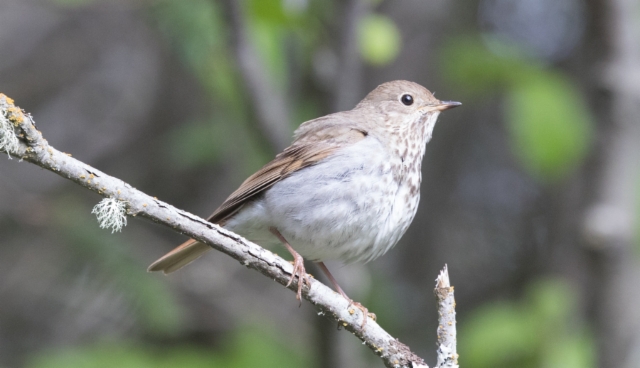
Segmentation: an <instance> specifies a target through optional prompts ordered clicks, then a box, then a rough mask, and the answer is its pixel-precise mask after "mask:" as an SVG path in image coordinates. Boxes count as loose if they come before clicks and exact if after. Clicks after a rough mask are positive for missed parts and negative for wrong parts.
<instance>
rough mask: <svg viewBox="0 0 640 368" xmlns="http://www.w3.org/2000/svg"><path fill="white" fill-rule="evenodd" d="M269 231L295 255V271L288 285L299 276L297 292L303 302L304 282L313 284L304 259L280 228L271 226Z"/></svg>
mask: <svg viewBox="0 0 640 368" xmlns="http://www.w3.org/2000/svg"><path fill="white" fill-rule="evenodd" d="M269 231H271V233H272V234H273V235H275V236H276V237H277V238H278V239H279V240H280V241H281V242H282V244H284V246H285V247H286V248H287V250H288V251H289V253H291V255H292V256H293V272H292V273H291V278H290V279H289V283H288V284H287V287H288V286H289V285H291V283H292V282H293V279H294V278H295V277H296V276H298V293H297V294H296V299H298V300H300V301H301V302H302V284H304V283H305V282H306V283H307V285H309V286H311V280H309V275H307V271H306V270H305V269H304V259H303V258H302V256H301V255H300V254H298V252H296V251H295V250H294V249H293V248H292V247H291V245H289V242H288V241H287V239H285V238H284V236H282V234H280V232H279V231H278V229H276V228H275V227H270V228H269Z"/></svg>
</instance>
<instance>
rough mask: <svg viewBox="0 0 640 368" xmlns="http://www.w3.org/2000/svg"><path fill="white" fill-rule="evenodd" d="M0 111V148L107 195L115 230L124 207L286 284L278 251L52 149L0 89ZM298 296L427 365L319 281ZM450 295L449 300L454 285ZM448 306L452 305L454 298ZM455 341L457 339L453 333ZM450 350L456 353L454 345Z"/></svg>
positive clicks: (393, 362) (375, 346)
mask: <svg viewBox="0 0 640 368" xmlns="http://www.w3.org/2000/svg"><path fill="white" fill-rule="evenodd" d="M0 112H1V115H0V142H10V143H9V144H7V143H2V145H0V151H3V152H6V153H8V154H10V155H11V156H13V157H17V158H20V159H21V160H23V161H27V162H31V163H33V164H36V165H38V166H40V167H42V168H44V169H47V170H50V171H53V172H55V173H56V174H58V175H60V176H62V177H64V178H67V179H69V180H71V181H73V182H75V183H77V184H79V185H81V186H83V187H85V188H87V189H90V190H92V191H94V192H96V193H98V194H100V195H101V196H103V197H105V198H109V200H107V201H103V202H101V204H100V205H99V206H97V207H96V209H95V212H96V213H97V214H98V215H99V216H102V217H103V218H102V222H101V225H102V226H106V227H110V228H112V229H113V230H116V231H117V230H118V229H119V228H120V227H121V226H122V225H126V222H123V219H122V218H121V217H120V214H121V213H122V211H125V212H126V214H127V215H129V216H133V217H136V216H139V217H143V218H145V219H148V220H151V221H153V222H157V223H159V224H162V225H164V226H167V227H170V228H172V229H174V230H175V231H177V232H179V233H182V234H185V235H187V236H189V237H192V238H194V239H197V240H199V241H201V242H203V243H206V244H208V245H209V246H211V247H212V248H214V249H217V250H219V251H221V252H223V253H225V254H227V255H229V256H231V257H232V258H234V259H235V260H237V261H238V262H240V263H241V264H243V265H244V266H246V267H248V268H251V269H254V270H256V271H258V272H260V273H262V274H263V275H265V276H267V277H269V278H271V279H273V280H275V281H276V282H278V283H280V284H282V285H286V284H287V283H288V281H289V278H290V275H291V272H292V271H293V266H292V265H291V264H290V263H289V262H287V261H286V260H284V259H282V258H280V257H279V256H278V255H276V254H274V253H272V252H270V251H268V250H266V249H264V248H262V247H260V246H258V245H256V244H254V243H251V242H249V241H247V240H246V239H244V238H242V237H241V236H239V235H237V234H234V233H232V232H230V231H228V230H225V229H223V228H221V227H219V226H218V225H215V224H212V223H210V222H208V221H206V220H204V219H202V218H200V217H198V216H196V215H193V214H191V213H188V212H185V211H183V210H180V209H177V208H175V207H173V206H171V205H169V204H167V203H165V202H162V201H160V200H159V199H157V198H155V197H151V196H149V195H147V194H145V193H143V192H141V191H139V190H137V189H135V188H133V187H132V186H130V185H129V184H127V183H125V182H124V181H122V180H120V179H117V178H114V177H112V176H109V175H107V174H105V173H103V172H101V171H100V170H97V169H95V168H93V167H91V166H89V165H87V164H85V163H83V162H81V161H79V160H77V159H75V158H72V157H71V155H70V154H67V153H64V152H60V151H58V150H56V149H55V148H53V147H52V146H50V145H49V143H48V142H47V141H46V140H45V139H44V138H43V136H42V133H41V132H40V131H38V130H37V129H36V126H35V123H34V121H33V119H32V117H31V116H30V115H29V114H27V113H25V112H24V111H22V110H20V109H19V108H17V107H16V106H15V105H14V104H13V101H12V100H11V99H9V98H8V97H6V96H5V95H3V94H0ZM114 215H115V216H114ZM297 287H298V286H297V282H293V283H292V284H291V285H290V286H289V288H290V289H291V290H297ZM438 290H440V289H438ZM447 290H449V287H448V284H447ZM302 295H303V297H304V298H305V299H307V300H308V301H309V302H311V303H312V304H313V305H315V306H316V308H318V310H319V314H320V315H324V316H325V317H326V318H329V319H331V320H334V321H337V322H338V323H339V324H340V325H341V326H342V327H343V328H344V329H346V330H347V331H349V332H351V333H353V334H354V335H355V336H356V337H358V338H359V339H360V340H362V341H363V343H364V344H366V345H367V346H368V347H369V348H370V349H371V350H373V351H374V352H375V353H376V354H377V355H378V356H380V358H381V359H382V360H383V362H384V364H385V365H386V366H387V367H395V368H399V367H414V368H416V367H427V366H426V365H425V363H424V361H423V360H422V359H421V358H420V357H418V356H417V355H415V354H414V353H413V352H411V350H410V349H409V348H408V347H407V346H406V345H404V344H402V343H400V342H399V341H398V340H397V339H396V338H394V337H393V336H391V335H389V334H388V333H387V332H386V331H384V330H383V329H382V328H381V327H380V326H379V325H378V324H377V323H376V322H375V321H372V320H369V321H368V322H367V324H366V327H365V328H364V329H362V328H361V326H362V318H363V315H362V312H361V311H360V309H359V308H354V307H352V306H350V305H349V301H348V300H346V299H345V298H343V297H342V296H341V295H340V294H338V293H336V292H334V291H333V290H331V289H330V288H328V287H327V286H325V285H324V284H322V283H320V282H319V281H316V280H313V279H312V281H311V286H309V287H307V286H306V285H305V287H304V288H303V293H302ZM450 297H451V301H452V300H453V293H452V289H451V296H450ZM448 306H449V307H450V308H453V302H451V304H449V305H448ZM441 313H442V312H441ZM453 315H455V313H454V314H453ZM441 316H442V314H441ZM440 323H441V324H442V323H443V322H442V321H441V322H440ZM454 330H455V320H454ZM453 341H454V342H455V334H454V335H453ZM443 344H444V346H449V345H446V343H441V346H443ZM449 348H451V347H449ZM453 353H454V355H455V344H454V345H453ZM445 366H446V365H445Z"/></svg>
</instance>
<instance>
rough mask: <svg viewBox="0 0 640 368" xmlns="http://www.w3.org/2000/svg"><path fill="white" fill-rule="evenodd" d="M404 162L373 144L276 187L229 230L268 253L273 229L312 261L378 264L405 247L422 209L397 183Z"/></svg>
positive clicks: (341, 154)
mask: <svg viewBox="0 0 640 368" xmlns="http://www.w3.org/2000/svg"><path fill="white" fill-rule="evenodd" d="M394 160H395V161H394ZM399 161H400V159H399V158H393V157H391V156H390V155H389V154H388V153H387V152H386V151H385V150H384V149H383V148H382V145H381V144H380V143H379V142H378V141H377V140H376V139H374V138H372V137H367V138H365V139H363V140H362V141H360V142H358V143H356V144H354V145H353V146H350V147H348V148H346V149H343V150H341V151H339V152H337V153H336V154H334V155H333V156H331V157H330V158H327V159H325V160H323V161H322V162H321V163H319V164H317V165H314V166H311V167H308V168H305V169H302V170H300V171H297V172H295V173H293V174H291V175H290V176H288V177H287V178H285V179H283V180H281V181H280V182H278V183H276V184H275V185H274V186H273V187H271V188H270V189H269V190H267V191H266V192H265V193H264V194H263V195H262V196H261V197H259V198H258V199H256V200H255V201H253V202H250V203H248V204H246V205H245V206H244V207H243V208H242V209H241V210H240V211H239V212H238V213H237V214H236V215H234V216H233V218H232V219H230V220H229V221H228V222H227V224H226V225H225V227H226V228H228V229H230V230H232V231H235V232H237V233H238V234H240V235H243V236H245V237H246V238H248V239H249V240H252V241H255V242H256V243H258V244H261V245H264V246H266V245H267V243H274V242H277V239H275V237H274V236H273V235H272V234H271V233H270V232H269V230H268V229H269V227H271V226H273V227H275V228H277V229H278V230H279V231H280V233H281V234H282V235H283V236H284V237H285V238H286V239H287V240H288V241H289V243H290V244H291V246H292V247H293V248H294V249H295V250H296V251H297V252H298V253H300V254H301V255H302V256H303V257H304V258H305V259H309V260H315V261H325V260H332V259H339V260H342V261H345V262H352V261H369V260H372V259H374V258H376V257H378V256H380V255H382V254H384V253H385V252H386V251H388V250H389V249H390V248H391V247H393V246H394V245H395V244H396V243H397V242H398V240H399V239H400V237H401V236H402V235H403V234H404V232H405V231H406V230H407V228H408V227H409V224H410V223H411V221H412V220H413V216H414V214H415V211H416V209H417V202H418V198H417V197H416V198H411V199H410V200H409V202H408V199H407V198H408V195H407V194H408V191H409V189H408V187H407V186H406V185H404V184H405V183H403V181H404V180H400V182H399V180H398V176H397V175H396V178H395V179H394V175H393V173H392V165H393V164H396V165H397V164H400V165H401V164H402V163H401V162H399ZM418 180H419V179H418ZM418 185H419V183H418Z"/></svg>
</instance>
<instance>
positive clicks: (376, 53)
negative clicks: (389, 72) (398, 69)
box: [358, 14, 402, 66]
mask: <svg viewBox="0 0 640 368" xmlns="http://www.w3.org/2000/svg"><path fill="white" fill-rule="evenodd" d="M358 40H359V46H360V54H361V55H362V58H363V59H364V60H365V61H366V62H368V63H369V64H372V65H377V66H382V65H386V64H389V63H391V62H392V61H393V60H395V58H396V57H397V56H398V54H399V53H400V49H401V45H402V39H401V37H400V31H399V30H398V27H397V26H396V24H395V23H394V22H393V21H392V20H391V19H390V18H389V17H386V16H383V15H379V14H369V15H367V16H365V17H364V18H363V19H362V20H360V24H359V25H358Z"/></svg>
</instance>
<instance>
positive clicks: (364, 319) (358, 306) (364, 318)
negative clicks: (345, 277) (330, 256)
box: [318, 262, 376, 329]
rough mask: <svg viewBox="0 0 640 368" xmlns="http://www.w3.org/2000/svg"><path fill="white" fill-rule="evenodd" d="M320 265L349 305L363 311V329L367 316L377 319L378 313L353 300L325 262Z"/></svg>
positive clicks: (361, 326) (319, 263)
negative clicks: (371, 311)
mask: <svg viewBox="0 0 640 368" xmlns="http://www.w3.org/2000/svg"><path fill="white" fill-rule="evenodd" d="M318 266H320V269H321V270H322V272H324V274H325V275H326V276H327V278H329V281H331V284H332V285H333V287H334V288H336V290H337V291H338V293H340V295H342V296H343V297H344V298H345V299H347V300H348V301H349V307H350V306H352V305H353V306H355V307H356V308H358V309H360V310H361V311H362V316H363V319H362V324H361V325H360V328H361V329H364V326H366V325H367V317H371V319H372V320H374V321H375V320H376V315H375V314H373V313H369V310H368V309H367V307H365V306H364V305H362V304H360V303H358V302H355V301H353V299H351V298H349V297H348V296H347V294H346V293H345V292H344V291H343V290H342V288H341V287H340V285H338V281H336V279H335V277H333V275H332V274H331V272H329V269H328V268H327V266H326V265H325V264H324V262H318Z"/></svg>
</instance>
